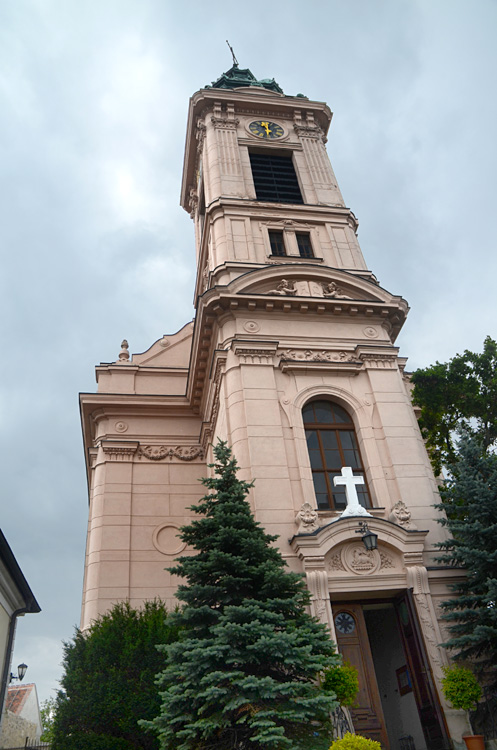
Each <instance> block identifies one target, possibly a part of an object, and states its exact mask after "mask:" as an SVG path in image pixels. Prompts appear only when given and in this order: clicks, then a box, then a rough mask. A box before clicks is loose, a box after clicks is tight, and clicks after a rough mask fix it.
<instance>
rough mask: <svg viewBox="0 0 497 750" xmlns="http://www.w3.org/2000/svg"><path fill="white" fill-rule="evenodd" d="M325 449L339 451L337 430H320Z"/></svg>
mask: <svg viewBox="0 0 497 750" xmlns="http://www.w3.org/2000/svg"><path fill="white" fill-rule="evenodd" d="M320 434H321V440H322V441H323V447H324V448H326V450H338V441H337V434H336V432H335V430H320Z"/></svg>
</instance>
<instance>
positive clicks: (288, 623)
mask: <svg viewBox="0 0 497 750" xmlns="http://www.w3.org/2000/svg"><path fill="white" fill-rule="evenodd" d="M214 455H215V459H216V462H215V463H214V464H211V468H213V469H214V476H213V477H212V478H208V479H203V480H202V482H203V484H204V486H205V487H206V488H207V490H208V494H206V495H205V496H204V497H203V498H202V500H201V501H200V502H199V504H198V505H196V506H193V508H192V509H193V510H194V511H195V512H196V513H198V514H200V515H201V516H202V517H201V518H198V519H196V520H194V521H193V522H192V523H191V524H190V525H188V526H184V527H183V528H182V530H181V538H182V540H183V541H184V542H186V543H187V544H188V545H190V546H191V547H193V548H194V549H195V550H196V551H197V554H196V555H194V556H191V557H186V556H185V557H181V558H180V559H179V560H178V561H177V563H178V564H177V565H176V566H175V567H174V568H171V572H172V573H174V574H176V575H179V576H182V577H184V578H185V579H186V583H185V584H183V585H182V586H180V587H179V591H178V597H179V598H180V599H181V600H182V601H183V602H184V607H183V609H182V610H181V612H179V613H177V614H176V615H175V616H174V619H175V622H176V623H177V624H179V625H181V626H182V631H181V638H180V641H179V642H178V643H177V644H170V645H165V646H162V647H161V648H162V650H163V651H164V652H166V654H167V658H168V664H167V667H166V669H165V670H164V672H163V673H162V674H161V675H160V676H159V680H158V684H159V685H160V689H161V691H162V699H163V703H162V709H161V712H160V715H159V716H158V717H157V718H156V719H155V720H154V721H153V722H151V723H148V726H149V727H153V728H154V729H155V731H157V732H158V734H159V737H160V742H161V747H162V748H164V750H173V748H174V750H210V749H211V748H212V750H214V749H215V750H249V749H250V750H262V748H264V750H283V749H285V750H306V749H307V748H313V750H324V748H328V747H329V745H330V739H331V737H330V731H331V730H330V721H329V718H330V712H331V711H332V710H333V709H334V708H335V706H336V705H337V704H336V701H335V699H334V696H333V695H331V696H330V695H329V694H326V693H325V692H323V691H322V690H321V689H320V687H319V685H318V682H317V677H318V675H319V673H320V672H322V670H324V669H325V668H326V667H328V666H330V665H334V664H336V663H338V661H339V657H337V656H336V655H334V644H333V642H332V641H331V640H330V637H329V634H328V631H327V630H326V628H325V627H324V626H323V625H322V624H320V623H318V622H317V620H316V619H314V618H312V617H311V616H310V615H309V614H307V612H306V609H305V607H306V604H307V603H308V601H309V594H308V591H307V589H306V587H305V584H304V581H303V580H302V577H301V576H300V575H298V574H296V573H291V572H287V571H286V570H285V562H284V561H283V559H282V557H281V554H280V552H279V551H278V550H277V549H276V548H275V547H274V546H272V543H273V542H274V541H275V540H276V537H275V536H270V535H269V534H266V533H265V532H264V530H263V529H262V527H261V526H260V525H259V524H258V523H256V521H255V520H254V518H253V516H252V513H251V510H250V506H249V504H248V502H247V500H246V495H247V493H248V492H249V489H250V487H251V486H252V485H251V484H248V483H247V482H244V481H241V480H240V479H238V478H237V476H236V473H237V470H238V468H237V464H236V460H235V459H234V458H233V456H232V453H231V451H230V449H229V448H228V447H227V445H226V443H224V442H221V441H220V442H219V443H218V444H217V445H216V446H215V448H214Z"/></svg>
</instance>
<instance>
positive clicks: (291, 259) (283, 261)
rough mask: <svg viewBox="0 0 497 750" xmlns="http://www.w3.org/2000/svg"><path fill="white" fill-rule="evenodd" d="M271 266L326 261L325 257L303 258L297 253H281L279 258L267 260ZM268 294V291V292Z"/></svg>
mask: <svg viewBox="0 0 497 750" xmlns="http://www.w3.org/2000/svg"><path fill="white" fill-rule="evenodd" d="M266 263H267V264H268V265H269V266H281V265H285V266H289V265H302V263H312V264H314V263H324V260H323V258H301V257H300V256H297V255H279V256H278V260H267V261H266ZM266 294H267V292H266Z"/></svg>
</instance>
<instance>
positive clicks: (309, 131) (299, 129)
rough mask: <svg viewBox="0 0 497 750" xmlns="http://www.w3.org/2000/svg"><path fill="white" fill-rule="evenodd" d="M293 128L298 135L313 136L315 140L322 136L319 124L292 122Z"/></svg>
mask: <svg viewBox="0 0 497 750" xmlns="http://www.w3.org/2000/svg"><path fill="white" fill-rule="evenodd" d="M293 129H294V130H295V132H296V133H297V135H298V136H299V137H305V138H315V139H316V140H319V139H322V138H323V131H322V130H321V128H320V127H319V125H301V124H298V123H294V126H293Z"/></svg>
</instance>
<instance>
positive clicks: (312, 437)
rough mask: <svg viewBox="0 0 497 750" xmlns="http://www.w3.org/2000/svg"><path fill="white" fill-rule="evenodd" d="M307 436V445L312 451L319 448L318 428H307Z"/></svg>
mask: <svg viewBox="0 0 497 750" xmlns="http://www.w3.org/2000/svg"><path fill="white" fill-rule="evenodd" d="M305 436H306V438H307V447H308V448H309V450H310V451H317V450H319V441H318V434H317V432H316V430H306V431H305Z"/></svg>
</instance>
